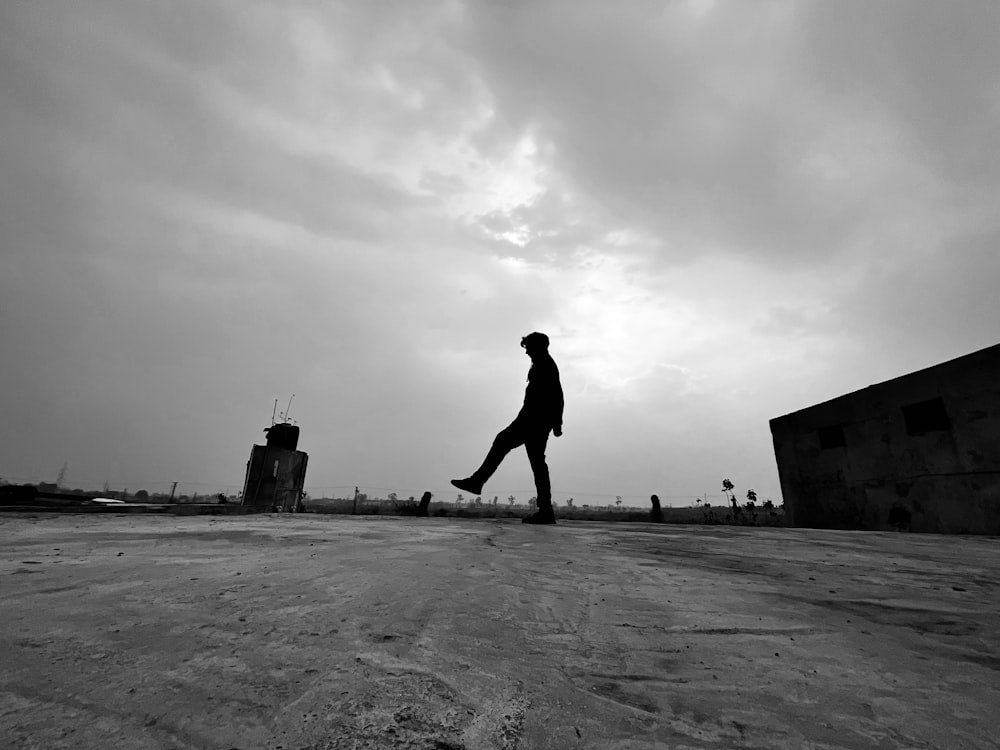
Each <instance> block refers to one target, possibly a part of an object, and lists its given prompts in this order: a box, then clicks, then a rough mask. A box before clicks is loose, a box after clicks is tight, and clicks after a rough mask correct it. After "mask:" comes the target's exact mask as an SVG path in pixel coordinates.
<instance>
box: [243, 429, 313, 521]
mask: <svg viewBox="0 0 1000 750" xmlns="http://www.w3.org/2000/svg"><path fill="white" fill-rule="evenodd" d="M308 462H309V456H308V455H307V454H305V453H303V452H302V451H291V450H285V449H283V448H276V447H275V446H273V445H255V446H254V447H253V449H252V450H251V451H250V460H249V461H247V474H246V482H245V483H244V485H243V502H242V504H243V505H249V506H253V507H255V508H263V509H268V510H283V511H297V510H301V499H302V487H303V485H304V484H305V480H306V466H307V464H308Z"/></svg>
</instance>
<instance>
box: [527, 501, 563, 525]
mask: <svg viewBox="0 0 1000 750" xmlns="http://www.w3.org/2000/svg"><path fill="white" fill-rule="evenodd" d="M555 522H556V513H555V511H554V510H553V509H552V506H551V505H542V506H539V508H538V512H537V513H534V514H532V515H530V516H526V517H525V518H522V519H521V523H534V524H554V523H555Z"/></svg>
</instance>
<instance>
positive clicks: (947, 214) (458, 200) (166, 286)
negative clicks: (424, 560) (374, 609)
mask: <svg viewBox="0 0 1000 750" xmlns="http://www.w3.org/2000/svg"><path fill="white" fill-rule="evenodd" d="M998 30H1000V3H996V2H993V0H984V1H983V2H975V1H973V0H962V1H961V2H954V3H944V2H939V1H937V0H935V1H934V2H921V1H918V0H896V1H891V2H890V1H888V0H886V1H884V2H868V1H867V0H865V1H863V2H862V1H861V0H856V1H852V0H844V1H843V2H839V1H838V2H832V1H826V2H808V1H806V0H775V1H773V2H770V1H765V0H761V1H759V2H752V3H751V2H738V1H736V0H732V1H730V2H713V1H712V0H687V1H684V0H673V1H671V0H661V1H660V2H647V1H644V0H643V1H639V0H637V1H636V2H625V3H609V2H604V1H603V0H593V1H584V0H564V1H561V2H557V1H554V0H530V1H529V0H478V1H473V0H469V1H468V2H460V1H458V0H441V1H439V0H398V1H397V2H392V1H390V0H385V1H382V0H378V1H375V0H373V1H371V2H330V1H324V2H319V1H318V0H316V1H315V2H305V1H304V0H299V1H293V0H281V1H279V0H273V1H271V2H268V1H266V0H190V1H187V0H172V2H169V3H167V2H138V1H137V0H11V1H10V2H3V3H0V346H2V351H0V358H2V365H0V399H2V404H3V420H2V423H0V477H3V478H4V479H6V480H8V481H24V480H48V481H52V480H54V479H55V477H56V475H57V474H58V473H59V470H60V468H61V467H62V466H63V464H64V463H65V464H67V465H68V469H67V475H66V481H67V484H69V485H70V486H78V487H87V488H92V487H93V488H99V487H101V486H102V485H103V484H104V483H105V482H107V483H109V485H110V486H111V487H112V488H115V489H121V488H124V487H127V488H129V489H131V490H133V491H134V490H137V489H140V488H145V489H147V490H149V491H162V490H169V487H170V484H171V482H173V481H177V482H179V483H180V485H179V487H178V491H179V492H188V493H190V492H194V491H197V492H208V491H217V490H219V489H223V490H225V489H227V488H228V489H230V490H233V491H235V490H238V489H241V488H242V483H243V474H244V470H245V463H246V460H247V457H248V454H249V451H250V446H251V445H252V444H253V443H254V442H262V439H263V433H262V429H263V428H264V427H267V426H268V425H269V424H270V422H271V414H272V409H273V407H274V401H275V399H278V400H279V407H278V411H282V410H283V409H284V408H285V406H286V405H287V403H288V399H289V398H290V396H291V394H292V393H294V394H295V398H294V401H293V402H292V406H291V410H290V414H289V416H290V417H291V419H294V420H295V421H297V422H298V424H299V425H300V427H301V429H302V438H301V441H300V448H301V449H302V450H305V451H307V452H308V453H309V454H310V464H309V473H308V476H307V488H308V489H310V491H311V492H312V493H313V494H324V495H330V494H339V495H344V494H345V493H348V494H349V493H350V492H353V487H354V486H355V485H360V487H361V488H362V490H363V491H365V490H367V491H368V492H371V493H373V494H377V495H383V496H384V495H385V494H386V493H388V492H389V491H396V492H398V493H399V494H401V495H402V496H404V497H406V496H409V495H418V496H419V494H420V493H421V492H422V491H424V490H428V489H429V490H431V491H432V492H435V494H436V495H437V496H438V497H439V498H440V499H452V498H453V497H454V495H455V494H456V493H455V492H454V491H453V490H451V489H450V488H449V485H448V479H449V478H451V477H455V476H464V475H466V474H468V473H470V472H471V471H472V470H473V469H474V468H475V467H476V466H477V465H478V463H479V461H480V460H481V459H482V456H483V454H484V452H485V450H486V449H487V447H488V445H489V443H490V441H491V440H492V437H493V434H494V433H495V432H496V431H497V430H498V429H500V428H501V427H503V426H504V425H505V424H506V423H507V422H508V421H509V420H510V419H511V418H512V417H513V416H514V414H515V413H516V411H517V409H518V407H519V405H520V401H521V398H522V396H523V388H524V378H525V374H526V371H527V366H528V364H529V363H528V360H527V358H526V357H525V356H524V355H523V353H522V351H521V350H520V348H519V346H518V342H519V340H520V337H521V336H523V335H524V334H526V333H528V332H530V331H535V330H538V331H544V332H546V333H548V334H549V336H550V337H551V339H552V347H551V352H552V354H553V357H554V358H555V359H556V361H557V363H558V364H559V366H560V368H561V371H562V378H563V386H564V389H565V391H566V400H567V406H566V416H565V434H564V436H563V437H562V438H559V439H552V440H551V441H550V445H549V451H548V455H549V462H550V466H551V468H552V473H553V479H554V489H555V494H556V499H557V501H559V502H560V503H561V502H562V500H564V499H565V498H566V497H568V496H573V497H575V498H576V500H577V504H583V503H606V502H608V501H612V502H613V501H614V497H615V496H617V495H621V496H622V497H623V499H624V501H625V502H627V503H635V504H645V503H647V502H648V501H647V499H648V497H649V495H650V494H651V493H654V492H655V493H657V494H659V495H660V497H661V498H663V499H664V501H665V502H666V503H668V504H686V503H690V502H691V501H692V499H693V497H694V496H696V495H702V493H707V494H708V497H709V499H710V501H711V500H712V498H713V497H718V491H719V487H720V484H721V480H722V478H723V477H729V478H731V479H732V480H733V482H734V483H735V484H736V487H737V492H738V493H740V494H742V493H743V492H745V490H746V489H747V488H748V487H753V488H755V489H756V490H757V492H758V494H759V495H760V496H761V497H762V498H763V497H768V496H769V497H772V498H774V499H775V500H777V499H778V498H779V497H780V490H779V487H778V478H777V469H776V466H775V462H774V456H773V452H772V446H771V438H770V432H769V428H768V420H769V419H770V418H772V417H775V416H778V415H781V414H785V413H787V412H790V411H794V410H797V409H799V408H802V407H805V406H808V405H810V404H813V403H816V402H819V401H823V400H826V399H828V398H831V397H833V396H837V395H839V394H841V393H844V392H848V391H851V390H855V389H857V388H861V387H864V386H866V385H869V384H871V383H874V382H879V381H881V380H886V379H888V378H891V377H894V376H896V375H900V374H903V373H905V372H908V371H911V370H914V369H918V368H921V367H925V366H928V365H932V364H935V363H937V362H940V361H943V360H947V359H950V358H952V357H955V356H959V355H962V354H965V353H968V352H970V351H974V350H976V349H979V348H982V347H985V346H989V345H992V344H995V343H997V341H998V340H1000V305H998V303H997V290H996V284H997V281H998V280H1000V211H998V207H1000V44H997V34H998ZM484 494H486V495H488V496H490V497H492V496H493V495H500V496H501V497H506V496H507V495H508V494H515V495H516V496H518V497H519V498H520V499H522V501H523V500H525V499H526V498H527V497H528V496H530V495H531V494H533V492H532V483H531V474H530V471H529V469H528V465H527V460H526V458H525V457H524V455H523V453H520V452H518V453H517V454H514V455H512V456H511V457H510V458H509V459H508V461H507V463H506V464H505V465H504V466H503V467H502V468H501V470H500V472H498V474H497V475H496V476H495V478H494V479H493V481H492V482H490V484H489V485H488V486H487V488H486V491H485V493H484Z"/></svg>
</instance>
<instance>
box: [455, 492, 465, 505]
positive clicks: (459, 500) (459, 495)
mask: <svg viewBox="0 0 1000 750" xmlns="http://www.w3.org/2000/svg"><path fill="white" fill-rule="evenodd" d="M464 502H465V498H464V497H462V493H461V492H459V493H458V497H456V498H455V505H461V504H462V503H464Z"/></svg>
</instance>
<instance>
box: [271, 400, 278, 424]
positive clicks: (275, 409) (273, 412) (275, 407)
mask: <svg viewBox="0 0 1000 750" xmlns="http://www.w3.org/2000/svg"><path fill="white" fill-rule="evenodd" d="M277 413H278V399H274V409H272V410H271V427H274V415H275V414H277Z"/></svg>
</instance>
